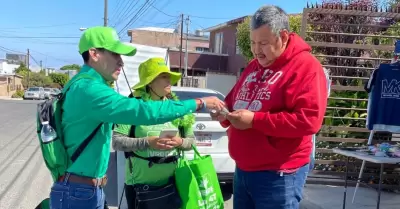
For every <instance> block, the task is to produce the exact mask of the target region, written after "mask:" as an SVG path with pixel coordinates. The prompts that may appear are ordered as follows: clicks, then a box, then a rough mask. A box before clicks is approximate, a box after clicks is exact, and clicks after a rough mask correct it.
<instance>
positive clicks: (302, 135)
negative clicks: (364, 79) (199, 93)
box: [221, 34, 327, 171]
mask: <svg viewBox="0 0 400 209" xmlns="http://www.w3.org/2000/svg"><path fill="white" fill-rule="evenodd" d="M310 51H311V48H310V46H309V45H308V44H307V43H305V42H304V41H303V40H302V39H301V38H300V37H299V36H298V35H296V34H290V38H289V43H288V46H287V48H286V49H285V51H284V52H283V53H282V55H281V56H280V57H278V58H277V59H276V60H275V62H274V63H272V64H271V65H270V66H268V67H267V68H263V67H262V66H261V65H260V64H259V63H258V61H257V59H254V60H252V61H251V62H250V63H249V65H248V66H247V68H246V69H245V70H244V72H243V74H242V75H241V77H240V79H239V81H238V82H237V83H236V85H235V86H234V87H233V88H232V90H231V91H230V92H229V94H228V95H227V96H226V100H225V102H226V104H227V106H228V108H229V110H230V111H233V110H238V109H248V110H250V111H252V112H255V115H254V119H253V124H252V128H250V129H247V130H239V129H236V128H235V127H233V126H230V124H229V121H227V120H226V121H224V122H222V123H221V125H222V126H224V127H228V126H230V127H229V129H228V131H227V132H228V138H229V153H230V155H231V157H232V158H233V159H234V160H235V161H236V164H237V166H238V167H239V168H240V169H242V170H244V171H260V170H273V171H284V170H292V169H297V168H299V167H301V166H304V165H305V164H307V163H309V161H310V154H311V151H312V140H311V135H312V134H315V133H317V132H318V131H319V129H320V128H321V125H322V121H323V117H324V115H325V111H326V105H327V81H326V76H325V74H324V70H323V68H322V66H321V64H320V62H319V61H318V60H317V59H316V58H315V57H314V56H313V55H311V53H310Z"/></svg>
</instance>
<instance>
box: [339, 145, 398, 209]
mask: <svg viewBox="0 0 400 209" xmlns="http://www.w3.org/2000/svg"><path fill="white" fill-rule="evenodd" d="M332 150H333V152H334V153H336V154H340V155H344V156H346V157H347V160H346V176H345V184H344V195H343V209H345V208H346V196H347V179H348V174H349V172H348V164H349V158H350V157H354V158H357V159H359V160H365V161H367V162H371V163H376V164H380V165H381V167H380V172H379V173H380V174H379V186H378V199H377V205H376V208H377V209H379V207H380V203H381V190H382V189H381V188H382V176H383V168H384V164H398V163H400V158H390V157H376V156H373V155H368V154H366V153H363V152H357V151H348V150H343V149H339V148H334V149H332Z"/></svg>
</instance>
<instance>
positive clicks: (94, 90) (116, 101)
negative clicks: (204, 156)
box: [50, 27, 224, 209]
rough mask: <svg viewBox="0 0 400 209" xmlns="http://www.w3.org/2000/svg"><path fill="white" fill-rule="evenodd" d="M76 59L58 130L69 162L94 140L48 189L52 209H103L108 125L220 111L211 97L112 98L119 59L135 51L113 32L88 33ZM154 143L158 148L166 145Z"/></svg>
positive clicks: (106, 29)
mask: <svg viewBox="0 0 400 209" xmlns="http://www.w3.org/2000/svg"><path fill="white" fill-rule="evenodd" d="M79 53H80V54H81V55H82V57H83V60H84V63H85V64H84V65H83V67H82V68H81V70H80V72H79V73H78V74H77V75H76V76H74V78H73V79H72V80H74V79H79V80H76V81H75V82H74V83H73V84H71V87H70V88H69V90H68V92H67V94H66V97H65V100H64V102H63V115H62V128H63V137H64V143H65V147H66V150H67V153H68V155H69V156H72V154H73V153H74V152H75V151H76V150H77V148H78V147H79V145H80V144H81V143H82V142H83V141H84V139H85V138H87V137H88V136H89V135H91V134H92V133H94V137H93V139H92V140H91V141H90V142H89V144H88V145H87V146H86V148H85V149H84V150H83V151H82V153H81V154H80V156H79V158H78V159H77V160H76V161H74V163H73V164H72V165H71V166H70V167H69V168H68V169H67V172H66V173H65V174H64V175H63V176H62V177H60V178H59V179H58V181H56V182H55V183H54V184H53V187H52V188H51V193H50V207H51V208H52V209H56V208H57V209H64V208H74V209H80V208H82V209H83V208H84V209H94V208H96V209H103V208H104V192H103V187H104V185H105V184H106V181H107V178H106V177H105V176H106V171H107V167H108V161H109V156H110V141H111V135H112V126H113V124H129V125H153V124H163V123H165V122H167V121H171V120H174V119H176V118H180V117H182V116H184V115H186V114H189V113H192V112H195V111H197V110H199V109H201V108H207V109H210V110H214V109H215V110H217V111H220V110H221V109H222V108H223V107H224V103H223V102H222V101H220V100H219V99H218V98H216V97H207V98H199V99H195V100H186V101H172V100H166V101H154V102H143V101H139V100H137V99H135V98H128V97H124V96H122V95H120V94H118V93H117V92H115V91H114V90H113V89H112V88H111V87H110V86H109V83H110V82H113V81H116V80H117V78H118V75H119V74H120V71H121V69H122V67H123V65H124V63H123V61H122V59H121V55H125V56H133V55H135V53H136V48H135V47H133V46H131V45H127V44H124V43H122V42H121V41H120V40H119V38H118V35H117V33H116V31H115V30H114V29H113V28H109V27H93V28H89V29H87V30H86V31H85V32H84V33H83V35H82V37H81V39H80V41H79ZM75 77H76V78H75ZM97 127H100V128H97ZM95 130H96V131H95ZM157 140H159V141H160V144H163V143H162V142H163V141H166V140H168V139H165V138H161V139H157ZM165 146H166V145H165Z"/></svg>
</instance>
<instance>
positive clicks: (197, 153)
mask: <svg viewBox="0 0 400 209" xmlns="http://www.w3.org/2000/svg"><path fill="white" fill-rule="evenodd" d="M192 150H193V151H194V158H193V159H201V158H203V156H201V154H200V152H199V150H198V149H197V147H196V146H195V145H192ZM179 155H180V156H181V160H184V161H186V162H187V161H188V160H187V158H186V156H185V152H184V151H183V150H180V151H179Z"/></svg>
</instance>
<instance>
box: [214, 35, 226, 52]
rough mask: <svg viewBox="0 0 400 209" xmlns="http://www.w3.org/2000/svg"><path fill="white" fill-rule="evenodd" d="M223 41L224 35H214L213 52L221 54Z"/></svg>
mask: <svg viewBox="0 0 400 209" xmlns="http://www.w3.org/2000/svg"><path fill="white" fill-rule="evenodd" d="M223 41H224V34H223V33H222V32H219V33H216V34H215V42H214V52H215V53H220V54H222V43H223Z"/></svg>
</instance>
